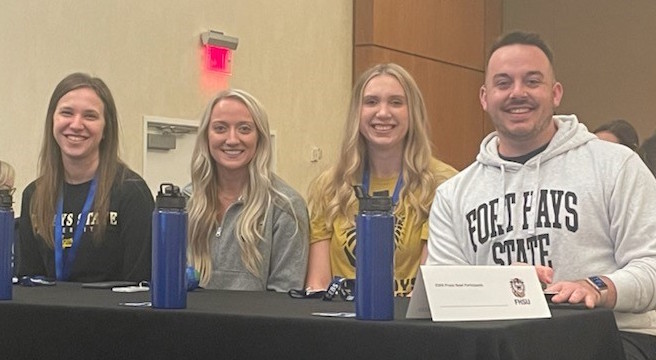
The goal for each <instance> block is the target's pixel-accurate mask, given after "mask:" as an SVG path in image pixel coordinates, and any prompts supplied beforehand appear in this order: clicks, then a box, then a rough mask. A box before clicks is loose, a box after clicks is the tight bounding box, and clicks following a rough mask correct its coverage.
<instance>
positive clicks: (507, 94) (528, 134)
mask: <svg viewBox="0 0 656 360" xmlns="http://www.w3.org/2000/svg"><path fill="white" fill-rule="evenodd" d="M562 94H563V89H562V85H561V84H560V83H558V82H556V80H555V78H554V73H553V69H552V67H551V63H550V62H549V59H548V58H547V56H546V55H545V54H544V53H543V52H542V50H540V48H538V47H536V46H532V45H521V44H514V45H508V46H503V47H500V48H499V49H497V50H496V51H495V52H494V53H493V54H492V56H491V57H490V60H489V62H488V66H487V71H486V75H485V85H483V86H482V87H481V90H480V101H481V105H482V106H483V110H485V111H486V112H487V113H488V114H489V116H490V118H491V119H492V121H493V122H494V126H495V127H496V129H497V133H498V136H499V152H500V153H501V154H503V155H506V156H519V155H524V154H526V153H528V152H530V151H532V150H535V149H537V148H539V147H540V146H542V145H544V144H546V143H547V142H549V141H550V139H551V138H552V137H553V135H554V134H555V132H556V127H555V125H554V123H553V120H552V116H553V112H554V109H555V108H556V107H557V106H558V105H560V100H561V98H562Z"/></svg>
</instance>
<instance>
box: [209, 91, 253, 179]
mask: <svg viewBox="0 0 656 360" xmlns="http://www.w3.org/2000/svg"><path fill="white" fill-rule="evenodd" d="M207 140H208V144H209V150H210V154H211V155H212V158H213V159H214V161H215V162H216V165H217V167H218V168H219V172H231V171H245V170H247V168H248V164H249V163H250V162H251V160H252V159H253V157H254V156H255V151H256V149H257V140H258V133H257V128H256V125H255V122H254V121H253V117H252V115H251V113H250V112H249V111H248V108H247V107H246V105H244V104H243V103H242V102H241V101H239V100H236V99H232V98H226V99H222V100H220V101H219V102H218V103H216V105H214V107H213V108H212V114H211V115H210V122H209V125H208V129H207Z"/></svg>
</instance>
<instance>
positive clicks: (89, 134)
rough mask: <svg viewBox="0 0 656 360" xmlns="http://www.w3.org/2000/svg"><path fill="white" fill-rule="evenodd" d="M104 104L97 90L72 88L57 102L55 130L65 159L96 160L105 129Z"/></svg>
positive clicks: (67, 160)
mask: <svg viewBox="0 0 656 360" xmlns="http://www.w3.org/2000/svg"><path fill="white" fill-rule="evenodd" d="M104 108H105V107H104V105H103V102H102V100H100V97H98V95H97V94H96V92H95V91H94V90H92V89H90V88H87V87H83V88H79V89H75V90H71V91H69V92H68V93H66V94H65V95H64V96H62V97H61V98H60V99H59V101H58V102H57V107H56V108H55V113H54V115H53V127H52V134H53V136H54V138H55V141H56V142H57V144H58V145H59V148H60V149H61V154H62V158H63V160H64V162H65V163H66V162H95V161H98V158H99V148H100V142H101V141H102V139H103V131H104V129H105V116H104Z"/></svg>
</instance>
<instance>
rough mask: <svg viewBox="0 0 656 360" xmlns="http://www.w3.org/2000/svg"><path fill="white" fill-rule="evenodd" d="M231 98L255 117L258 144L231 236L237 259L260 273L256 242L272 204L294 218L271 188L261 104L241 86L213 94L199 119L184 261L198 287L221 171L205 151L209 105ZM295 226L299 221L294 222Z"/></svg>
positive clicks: (207, 259) (207, 270)
mask: <svg viewBox="0 0 656 360" xmlns="http://www.w3.org/2000/svg"><path fill="white" fill-rule="evenodd" d="M224 99H234V100H237V101H239V102H241V103H243V104H244V105H245V106H246V108H247V109H248V111H249V112H250V114H251V117H252V118H253V122H254V123H255V127H256V129H257V135H258V137H257V147H256V150H255V155H254V156H253V159H252V160H251V161H250V163H249V164H248V174H249V178H248V183H247V184H246V186H245V187H244V190H243V193H242V199H243V201H244V206H243V209H242V210H241V212H240V214H239V217H238V219H237V224H236V226H235V235H236V238H237V239H239V246H240V248H241V259H242V261H243V262H244V265H245V266H246V269H248V271H249V272H250V273H252V274H253V275H255V276H257V277H260V267H261V264H262V254H261V253H260V251H259V250H258V248H257V246H258V244H259V242H260V241H264V240H266V238H265V234H263V233H262V224H264V222H265V219H266V217H267V216H268V215H269V214H268V212H269V208H270V205H271V204H272V203H274V204H275V205H277V206H279V207H280V208H282V209H285V210H287V209H288V211H289V212H290V213H291V214H292V215H293V216H294V219H295V220H296V219H297V217H296V214H295V213H294V210H293V207H292V203H291V200H290V199H289V198H288V197H287V196H286V195H284V194H282V193H281V192H279V191H278V190H276V189H275V188H274V187H273V180H274V178H275V175H274V174H273V171H272V167H271V156H272V155H271V140H270V133H269V121H268V119H267V114H266V112H265V111H264V108H263V107H262V105H261V104H260V102H259V101H258V100H257V99H255V98H254V97H253V96H252V95H250V94H249V93H247V92H245V91H243V90H237V89H230V90H225V91H222V92H220V93H219V94H217V95H216V96H215V97H214V98H213V99H212V100H211V101H210V102H209V104H208V105H207V107H206V109H205V113H204V115H203V118H202V119H201V123H200V127H199V129H198V135H197V137H196V145H195V147H194V152H193V155H192V161H191V184H192V193H191V197H190V199H189V203H188V206H187V207H188V209H189V227H188V241H189V251H188V258H189V259H188V261H189V262H190V264H192V265H193V267H194V268H195V269H196V270H198V271H199V272H200V284H201V286H204V285H207V283H208V282H209V280H210V277H211V274H212V259H211V254H210V241H211V239H212V238H214V231H215V230H216V228H217V226H218V225H219V224H218V223H217V220H216V209H218V208H219V183H218V178H219V175H220V174H219V171H218V169H217V166H216V163H215V161H214V159H213V158H212V155H211V154H210V151H209V142H208V129H209V124H210V120H211V115H212V109H213V108H214V106H216V105H217V104H218V103H219V102H220V101H221V100H224ZM297 230H298V224H297Z"/></svg>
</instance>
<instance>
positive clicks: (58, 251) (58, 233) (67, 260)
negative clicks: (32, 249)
mask: <svg viewBox="0 0 656 360" xmlns="http://www.w3.org/2000/svg"><path fill="white" fill-rule="evenodd" d="M96 183H97V180H96V177H95V176H94V177H93V180H91V185H90V186H89V192H88V193H87V199H86V200H85V201H84V207H83V208H82V213H81V214H80V219H79V221H78V223H77V226H76V227H75V232H74V233H73V244H71V247H70V249H68V252H67V253H66V257H64V249H63V241H62V213H63V212H64V196H63V192H64V189H62V192H61V193H59V198H58V199H57V218H56V219H55V271H56V274H57V280H58V281H66V280H68V277H69V276H70V273H71V269H72V268H73V262H74V261H75V254H76V253H77V249H78V247H79V246H80V242H81V241H80V240H82V233H83V232H84V226H85V224H86V222H87V217H88V215H89V211H91V204H92V203H93V198H94V196H95V195H96Z"/></svg>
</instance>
